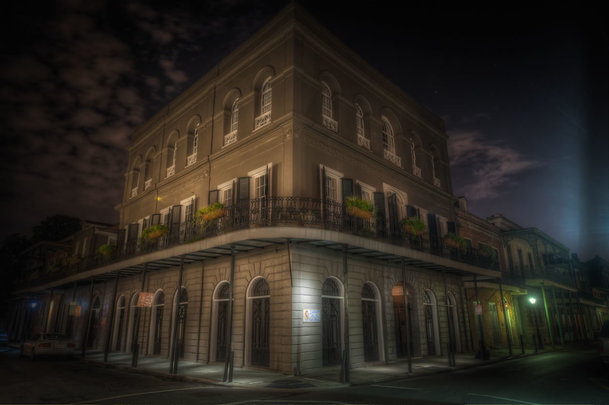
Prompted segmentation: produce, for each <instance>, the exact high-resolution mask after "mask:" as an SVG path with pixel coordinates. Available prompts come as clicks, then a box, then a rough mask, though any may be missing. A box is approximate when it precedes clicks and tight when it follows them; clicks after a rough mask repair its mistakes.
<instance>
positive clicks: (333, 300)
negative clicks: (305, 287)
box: [321, 278, 342, 366]
mask: <svg viewBox="0 0 609 405" xmlns="http://www.w3.org/2000/svg"><path fill="white" fill-rule="evenodd" d="M341 298H342V296H341V290H340V288H339V285H338V283H337V282H336V280H334V279H333V278H327V279H326V281H325V282H324V284H323V286H322V288H321V307H322V309H321V312H322V314H321V318H322V324H321V336H322V364H323V365H324V366H331V365H336V364H340V361H341V358H342V356H341V349H342V342H341V335H342V334H341V328H342V315H341V314H342V303H341Z"/></svg>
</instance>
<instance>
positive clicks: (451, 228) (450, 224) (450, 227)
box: [446, 221, 457, 234]
mask: <svg viewBox="0 0 609 405" xmlns="http://www.w3.org/2000/svg"><path fill="white" fill-rule="evenodd" d="M446 231H447V232H449V233H454V234H456V233H457V227H456V225H455V223H454V222H453V221H448V222H446Z"/></svg>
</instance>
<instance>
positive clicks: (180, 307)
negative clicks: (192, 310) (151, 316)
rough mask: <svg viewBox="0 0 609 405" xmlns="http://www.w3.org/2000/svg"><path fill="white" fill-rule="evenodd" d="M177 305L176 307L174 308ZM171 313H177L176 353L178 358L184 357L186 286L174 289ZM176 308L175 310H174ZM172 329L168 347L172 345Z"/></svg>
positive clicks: (186, 308) (186, 305)
mask: <svg viewBox="0 0 609 405" xmlns="http://www.w3.org/2000/svg"><path fill="white" fill-rule="evenodd" d="M176 306H177V308H176ZM173 309H174V311H173V314H176V315H177V323H178V325H177V332H178V334H177V338H178V339H177V342H176V344H177V347H176V350H177V355H178V358H182V357H184V353H185V352H186V350H185V348H186V315H187V313H188V311H187V310H188V291H187V290H186V287H184V286H182V287H180V290H179V291H176V293H175V294H174V297H173ZM176 310H177V311H176ZM173 339H174V329H173V326H172V327H171V342H172V343H171V344H170V345H169V347H173Z"/></svg>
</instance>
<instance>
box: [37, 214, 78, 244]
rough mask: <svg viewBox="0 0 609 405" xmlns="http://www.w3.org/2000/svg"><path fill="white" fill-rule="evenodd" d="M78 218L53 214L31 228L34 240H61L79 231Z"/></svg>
mask: <svg viewBox="0 0 609 405" xmlns="http://www.w3.org/2000/svg"><path fill="white" fill-rule="evenodd" d="M80 229H81V225H80V220H79V219H78V218H74V217H68V216H66V215H53V216H50V217H47V218H46V219H44V220H43V221H42V222H40V224H38V225H36V226H34V228H32V233H33V235H32V240H33V241H34V242H40V241H43V240H44V241H50V242H55V241H58V240H62V239H64V238H66V237H68V236H70V235H72V234H74V233H76V232H78V231H80Z"/></svg>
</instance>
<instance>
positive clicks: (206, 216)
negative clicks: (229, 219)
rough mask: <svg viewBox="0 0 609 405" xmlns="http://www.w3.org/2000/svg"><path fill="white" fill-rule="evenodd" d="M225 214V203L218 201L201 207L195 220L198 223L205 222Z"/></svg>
mask: <svg viewBox="0 0 609 405" xmlns="http://www.w3.org/2000/svg"><path fill="white" fill-rule="evenodd" d="M225 216H226V208H224V204H222V203H221V202H217V203H215V204H212V205H210V206H208V207H204V208H201V209H199V210H198V211H197V213H196V214H195V222H196V223H198V224H203V223H205V222H209V221H213V220H214V219H217V218H222V217H225Z"/></svg>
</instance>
